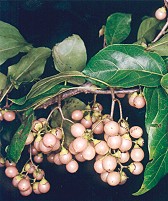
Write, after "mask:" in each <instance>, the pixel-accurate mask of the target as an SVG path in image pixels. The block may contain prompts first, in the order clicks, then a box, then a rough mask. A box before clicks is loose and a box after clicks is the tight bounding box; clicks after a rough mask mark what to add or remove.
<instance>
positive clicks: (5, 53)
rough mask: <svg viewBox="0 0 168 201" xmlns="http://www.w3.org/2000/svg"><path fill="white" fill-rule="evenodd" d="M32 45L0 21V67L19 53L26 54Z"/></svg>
mask: <svg viewBox="0 0 168 201" xmlns="http://www.w3.org/2000/svg"><path fill="white" fill-rule="evenodd" d="M31 48H32V45H31V44H29V43H27V42H26V41H25V40H24V38H23V37H22V35H21V34H20V33H19V31H18V30H17V29H16V28H15V27H14V26H12V25H10V24H8V23H5V22H2V21H0V65H1V64H3V63H4V62H5V61H6V60H7V59H9V58H11V57H14V56H15V55H17V54H18V53H19V52H27V51H29V50H30V49H31Z"/></svg>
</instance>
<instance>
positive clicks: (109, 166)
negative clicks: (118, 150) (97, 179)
mask: <svg viewBox="0 0 168 201" xmlns="http://www.w3.org/2000/svg"><path fill="white" fill-rule="evenodd" d="M102 165H103V168H104V169H105V170H106V171H107V172H111V171H113V170H114V169H115V168H116V167H117V160H116V158H115V157H114V156H110V155H109V156H106V157H105V158H104V159H103V160H102Z"/></svg>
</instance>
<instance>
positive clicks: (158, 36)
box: [147, 18, 168, 50]
mask: <svg viewBox="0 0 168 201" xmlns="http://www.w3.org/2000/svg"><path fill="white" fill-rule="evenodd" d="M167 27H168V18H167V21H166V23H165V25H164V26H163V28H162V29H161V31H160V32H159V34H158V35H157V36H156V38H155V39H154V40H153V41H152V42H153V43H155V42H156V41H158V40H159V39H160V37H161V36H162V35H164V34H165V31H166V29H167ZM151 48H152V46H151ZM149 49H150V47H148V48H147V50H149Z"/></svg>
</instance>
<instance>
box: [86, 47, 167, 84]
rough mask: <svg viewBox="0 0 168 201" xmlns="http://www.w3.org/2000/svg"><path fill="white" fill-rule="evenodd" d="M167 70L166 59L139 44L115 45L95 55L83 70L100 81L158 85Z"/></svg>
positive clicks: (98, 82)
mask: <svg viewBox="0 0 168 201" xmlns="http://www.w3.org/2000/svg"><path fill="white" fill-rule="evenodd" d="M166 72H167V69H166V66H165V63H164V60H163V59H162V58H161V57H160V56H159V55H158V54H156V53H151V52H147V51H146V50H144V48H143V47H141V46H138V45H111V46H108V47H106V48H104V49H103V50H101V51H100V52H98V53H97V54H96V55H95V56H93V57H92V58H91V60H90V61H89V63H88V65H87V66H86V68H85V69H84V70H83V73H84V74H85V75H87V76H89V77H91V80H93V81H95V83H96V84H99V85H100V82H101V83H102V84H104V85H107V86H112V87H133V86H137V85H142V86H148V87H156V86H159V85H160V79H161V78H162V76H163V74H165V73H166Z"/></svg>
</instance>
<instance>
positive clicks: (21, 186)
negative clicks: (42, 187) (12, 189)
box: [17, 178, 31, 191]
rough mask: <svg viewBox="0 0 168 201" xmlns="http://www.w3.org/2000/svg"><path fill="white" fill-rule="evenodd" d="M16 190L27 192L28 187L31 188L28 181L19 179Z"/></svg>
mask: <svg viewBox="0 0 168 201" xmlns="http://www.w3.org/2000/svg"><path fill="white" fill-rule="evenodd" d="M17 187H18V189H19V190H20V191H27V190H28V189H29V188H30V187H31V184H30V180H28V179H24V178H23V179H21V180H20V181H19V183H18V186H17Z"/></svg>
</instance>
